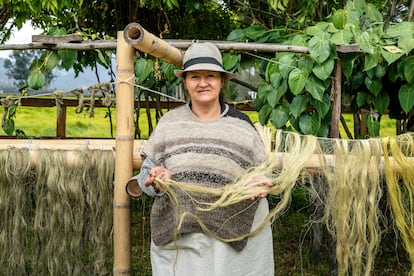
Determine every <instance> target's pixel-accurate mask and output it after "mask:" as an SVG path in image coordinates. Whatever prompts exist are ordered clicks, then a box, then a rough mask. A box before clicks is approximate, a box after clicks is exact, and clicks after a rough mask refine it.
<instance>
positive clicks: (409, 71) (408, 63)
mask: <svg viewBox="0 0 414 276" xmlns="http://www.w3.org/2000/svg"><path fill="white" fill-rule="evenodd" d="M404 77H405V79H406V80H407V82H408V83H409V84H411V85H414V56H411V57H409V58H407V59H406V60H405V61H404Z"/></svg>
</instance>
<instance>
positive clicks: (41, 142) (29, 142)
mask: <svg viewBox="0 0 414 276" xmlns="http://www.w3.org/2000/svg"><path fill="white" fill-rule="evenodd" d="M146 142H147V140H134V146H133V149H132V153H133V154H132V161H131V162H132V168H133V169H135V170H139V169H140V167H141V164H142V161H143V160H142V158H141V153H142V149H143V148H144V146H145V143H146ZM115 144H116V141H115V140H113V139H73V140H61V139H1V140H0V150H5V149H7V148H10V147H17V148H22V147H26V148H28V149H29V152H30V157H31V159H32V160H31V166H32V168H34V167H36V163H37V153H36V151H37V150H38V149H51V150H67V151H68V156H67V160H68V166H71V165H72V164H74V163H75V162H77V154H76V150H81V149H99V150H112V151H113V152H114V154H115ZM71 151H73V152H71ZM289 158H290V154H289V153H283V152H280V153H279V155H278V158H275V163H276V164H275V167H276V168H280V167H282V166H283V164H285V163H286V162H288V160H289ZM322 159H325V160H326V162H327V163H328V164H335V156H334V155H331V154H324V155H323V156H320V155H318V154H314V155H313V156H312V157H311V158H309V160H308V161H307V162H306V163H305V164H304V170H307V171H308V172H309V173H312V171H315V173H317V174H320V171H319V170H318V169H319V168H320V167H321V166H322V165H321V163H320V161H321V160H322ZM388 159H389V161H390V164H391V167H393V168H394V170H395V172H396V173H397V174H400V173H401V172H402V169H401V167H400V165H399V164H398V163H397V161H396V160H394V158H393V157H392V156H391V157H389V158H388ZM315 169H316V170H315ZM379 169H381V168H379ZM380 173H382V172H380ZM128 180H129V178H128ZM124 184H126V183H124ZM124 184H123V187H122V189H124V188H125V185H124ZM124 190H125V189H124ZM122 192H124V191H122Z"/></svg>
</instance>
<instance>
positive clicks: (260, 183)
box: [249, 176, 273, 200]
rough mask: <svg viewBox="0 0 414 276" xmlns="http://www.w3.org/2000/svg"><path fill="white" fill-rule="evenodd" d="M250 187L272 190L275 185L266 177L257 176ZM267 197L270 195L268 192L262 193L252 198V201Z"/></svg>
mask: <svg viewBox="0 0 414 276" xmlns="http://www.w3.org/2000/svg"><path fill="white" fill-rule="evenodd" d="M249 187H255V188H259V187H264V188H267V189H270V188H272V187H273V184H272V182H270V181H269V179H268V178H267V177H265V176H256V177H254V178H253V179H252V182H250V184H249ZM267 195H268V193H267V192H262V193H258V194H256V195H254V196H252V197H251V199H252V200H256V199H258V198H265V197H267Z"/></svg>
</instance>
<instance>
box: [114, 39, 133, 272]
mask: <svg viewBox="0 0 414 276" xmlns="http://www.w3.org/2000/svg"><path fill="white" fill-rule="evenodd" d="M117 35H118V39H117V47H116V141H115V149H116V150H115V151H116V153H115V183H114V206H113V207H114V222H113V223H114V271H113V272H114V275H131V229H130V227H131V209H130V199H129V197H128V195H127V193H126V192H125V184H126V183H127V181H128V180H129V178H130V177H131V176H132V172H133V168H132V156H133V148H134V82H135V74H134V48H133V47H132V46H130V45H129V44H127V43H126V42H125V40H124V36H123V32H122V31H120V32H118V34H117Z"/></svg>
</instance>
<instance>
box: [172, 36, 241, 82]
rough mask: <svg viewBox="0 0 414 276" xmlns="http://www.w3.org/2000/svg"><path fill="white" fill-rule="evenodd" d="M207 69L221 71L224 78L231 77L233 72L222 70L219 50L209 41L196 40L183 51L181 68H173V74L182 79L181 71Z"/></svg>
mask: <svg viewBox="0 0 414 276" xmlns="http://www.w3.org/2000/svg"><path fill="white" fill-rule="evenodd" d="M196 70H207V71H216V72H222V73H224V75H225V78H226V79H227V80H228V79H231V78H233V73H231V72H228V71H226V70H224V68H223V60H222V56H221V53H220V50H219V49H218V48H217V46H216V45H214V44H213V43H210V42H196V43H194V44H192V45H191V46H190V47H189V48H188V49H187V51H185V53H184V58H183V70H174V74H175V75H176V76H177V77H179V78H180V79H183V73H184V72H188V71H196Z"/></svg>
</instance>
